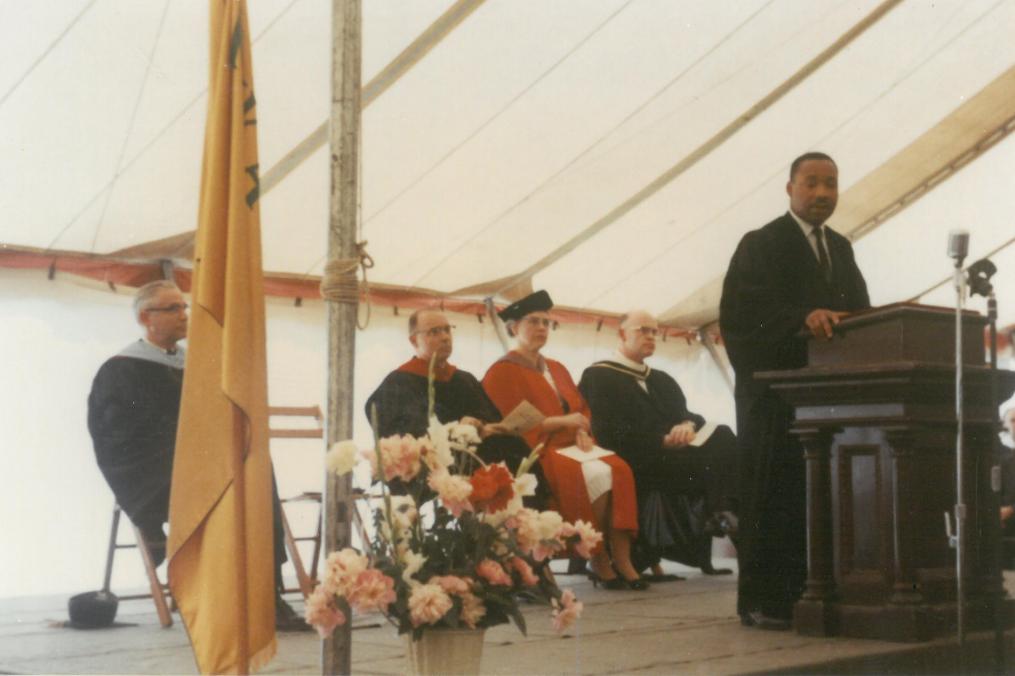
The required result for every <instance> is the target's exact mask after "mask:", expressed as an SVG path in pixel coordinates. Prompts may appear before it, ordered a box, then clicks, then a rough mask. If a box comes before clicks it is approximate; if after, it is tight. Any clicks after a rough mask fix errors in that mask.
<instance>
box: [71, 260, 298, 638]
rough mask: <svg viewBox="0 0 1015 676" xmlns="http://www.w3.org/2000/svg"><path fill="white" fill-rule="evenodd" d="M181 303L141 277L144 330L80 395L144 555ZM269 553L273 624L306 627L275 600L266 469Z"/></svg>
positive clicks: (164, 451)
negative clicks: (85, 400) (85, 395)
mask: <svg viewBox="0 0 1015 676" xmlns="http://www.w3.org/2000/svg"><path fill="white" fill-rule="evenodd" d="M187 308H188V306H187V303H186V302H185V301H184V299H183V293H181V292H180V289H179V288H177V286H176V285H175V284H173V283H172V282H169V281H165V280H159V281H155V282H150V283H148V284H145V285H144V286H142V287H141V288H140V289H138V290H137V294H136V295H135V296H134V317H135V319H137V323H138V324H140V325H141V327H142V328H143V330H144V336H143V337H142V338H140V339H138V340H136V341H134V342H133V343H131V344H130V345H128V346H127V347H125V348H124V349H122V350H120V352H119V353H118V354H116V355H115V356H113V357H111V358H110V359H107V360H106V362H105V363H104V364H103V365H102V366H101V367H100V368H99V372H98V373H97V374H96V375H95V380H94V381H93V382H92V391H91V393H90V394H89V395H88V431H89V432H90V433H91V436H92V444H93V446H94V448H95V459H96V460H97V461H98V464H99V469H100V470H101V471H102V475H103V476H104V477H105V478H106V483H108V484H109V487H110V488H111V489H112V490H113V495H115V496H116V503H117V504H118V505H119V506H120V509H122V510H123V511H124V512H126V514H127V516H129V517H130V520H131V521H132V522H133V523H134V525H136V526H137V527H138V529H139V530H140V531H141V533H142V535H143V536H144V539H145V542H146V543H147V545H148V551H149V552H150V553H151V556H152V562H153V563H154V564H155V565H156V566H158V565H159V564H161V563H162V562H163V561H164V560H165V558H166V534H165V531H164V530H163V524H165V523H166V521H168V519H169V490H170V486H171V485H172V480H173V452H174V449H175V447H176V425H177V420H178V418H179V417H180V396H181V393H182V388H183V368H184V362H185V357H184V353H185V350H184V348H183V346H182V345H179V344H178V343H179V342H180V341H181V340H183V339H184V338H186V337H187ZM271 498H272V517H273V518H272V521H273V529H274V556H275V585H276V587H277V592H278V593H277V594H276V598H275V626H276V628H277V629H280V630H296V631H308V630H310V626H309V625H308V624H307V623H306V622H304V621H303V619H302V618H301V617H299V616H298V615H297V614H296V613H295V611H294V610H293V609H292V608H291V607H289V605H288V604H287V603H285V601H283V600H282V597H281V595H280V590H281V589H282V587H283V585H282V564H283V563H284V562H285V561H286V554H285V544H284V541H283V539H282V538H283V533H282V512H281V506H280V504H279V500H278V491H277V489H276V488H275V479H274V475H273V476H272V495H271Z"/></svg>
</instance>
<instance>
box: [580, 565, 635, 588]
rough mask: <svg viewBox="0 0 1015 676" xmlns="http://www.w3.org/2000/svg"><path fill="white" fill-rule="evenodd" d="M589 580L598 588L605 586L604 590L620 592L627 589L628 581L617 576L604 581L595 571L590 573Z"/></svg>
mask: <svg viewBox="0 0 1015 676" xmlns="http://www.w3.org/2000/svg"><path fill="white" fill-rule="evenodd" d="M588 576H589V579H590V580H592V586H593V587H598V586H599V585H603V589H609V590H610V591H619V590H621V589H627V580H625V579H624V578H622V577H620V576H619V575H617V576H616V577H611V578H609V579H603V578H601V577H599V575H598V574H597V573H595V572H593V571H591V570H590V571H588Z"/></svg>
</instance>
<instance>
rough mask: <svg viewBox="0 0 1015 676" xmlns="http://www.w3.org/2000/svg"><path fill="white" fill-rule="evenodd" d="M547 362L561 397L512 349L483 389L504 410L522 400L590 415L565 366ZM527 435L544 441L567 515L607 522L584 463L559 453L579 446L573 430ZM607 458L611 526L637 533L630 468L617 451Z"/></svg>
mask: <svg viewBox="0 0 1015 676" xmlns="http://www.w3.org/2000/svg"><path fill="white" fill-rule="evenodd" d="M545 364H546V368H548V369H549V371H550V374H551V375H552V376H553V380H554V382H555V383H556V385H557V388H558V390H559V394H560V396H558V393H557V392H555V391H554V389H553V387H551V386H550V383H548V382H547V381H546V378H545V376H544V375H543V373H542V372H541V371H539V370H538V369H537V368H534V367H532V366H529V365H528V364H527V363H526V362H525V360H524V358H523V357H521V355H518V354H517V353H515V352H511V353H508V354H507V355H505V356H504V357H502V358H501V359H500V360H498V361H496V362H495V363H494V364H493V366H491V367H490V369H489V370H488V371H487V372H486V376H484V377H483V388H484V389H485V390H486V392H487V394H488V395H490V399H491V400H492V401H493V403H494V404H496V405H497V408H498V409H500V412H501V414H502V415H507V414H508V413H510V412H511V411H512V410H513V409H514V408H515V407H516V406H517V405H518V404H520V403H521V402H522V401H528V402H529V403H530V404H532V405H533V406H535V407H536V408H537V409H539V411H540V412H541V413H542V414H543V415H545V416H547V417H550V416H558V415H565V414H567V413H581V414H583V415H585V416H589V407H588V404H587V403H585V399H583V398H582V396H581V393H580V392H579V391H578V388H577V387H576V386H575V384H574V381H573V380H572V379H571V375H570V374H569V373H568V372H567V369H566V368H564V365H563V364H561V363H560V362H557V361H554V360H552V359H546V360H545ZM525 440H526V441H527V442H528V443H529V445H530V446H532V447H533V448H534V447H535V446H536V445H537V444H540V443H544V446H543V449H542V451H541V453H540V464H541V465H542V468H543V473H544V474H545V475H546V479H547V481H548V482H549V484H550V490H551V492H552V493H553V496H554V498H555V499H556V502H557V505H556V506H557V508H558V509H559V510H560V513H561V515H562V516H563V517H564V519H565V520H567V521H571V522H574V521H576V520H578V519H582V520H583V521H587V522H589V523H592V524H595V526H596V527H597V528H599V529H602V527H603V524H600V523H597V522H596V520H595V517H594V516H593V514H592V505H591V503H590V502H589V494H588V491H587V490H586V488H585V477H584V475H583V474H582V469H581V463H579V462H577V461H575V460H571V459H570V458H567V457H565V456H562V455H560V454H558V453H556V451H557V449H560V448H567V447H568V446H573V445H574V442H575V433H574V430H571V429H559V430H556V431H555V432H553V433H549V434H548V433H546V432H544V431H542V429H541V427H540V426H537V427H536V428H534V429H532V430H530V431H529V432H528V433H527V434H526V435H525ZM603 462H605V463H607V464H608V465H610V467H611V468H612V469H613V482H612V488H611V491H612V498H611V504H612V509H613V511H612V513H611V523H612V527H613V528H617V529H619V530H625V531H630V532H632V533H635V532H637V530H638V503H637V498H636V496H635V486H634V475H633V474H632V473H631V468H630V467H629V466H628V464H627V463H626V462H624V461H623V460H622V459H621V458H620V456H618V455H611V456H609V457H606V458H603Z"/></svg>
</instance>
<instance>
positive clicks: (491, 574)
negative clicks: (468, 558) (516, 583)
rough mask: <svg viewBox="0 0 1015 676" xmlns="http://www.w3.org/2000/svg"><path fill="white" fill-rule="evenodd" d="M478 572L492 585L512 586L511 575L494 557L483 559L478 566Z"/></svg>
mask: <svg viewBox="0 0 1015 676" xmlns="http://www.w3.org/2000/svg"><path fill="white" fill-rule="evenodd" d="M476 573H477V574H479V576H480V577H481V578H483V579H484V580H486V581H487V582H489V583H490V584H492V585H500V586H504V587H510V586H511V584H512V583H511V576H510V575H508V574H507V573H506V572H504V568H503V567H502V566H501V565H500V564H499V563H497V562H496V561H494V560H493V559H483V560H482V561H480V562H479V565H478V566H476Z"/></svg>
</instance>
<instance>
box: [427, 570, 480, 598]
mask: <svg viewBox="0 0 1015 676" xmlns="http://www.w3.org/2000/svg"><path fill="white" fill-rule="evenodd" d="M429 584H435V585H437V586H439V587H440V588H441V589H443V590H444V591H446V592H447V593H449V594H459V595H461V594H468V593H469V592H471V591H472V585H471V584H469V582H468V581H467V580H466V579H465V578H461V577H458V576H457V575H435V576H433V577H431V578H430V582H429Z"/></svg>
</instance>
